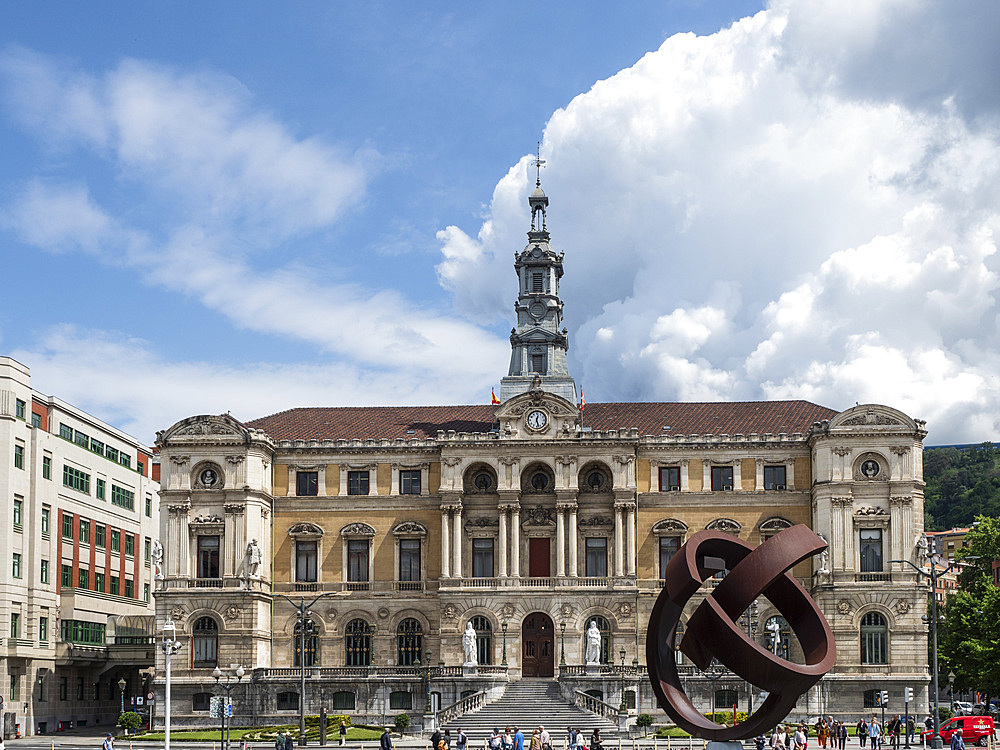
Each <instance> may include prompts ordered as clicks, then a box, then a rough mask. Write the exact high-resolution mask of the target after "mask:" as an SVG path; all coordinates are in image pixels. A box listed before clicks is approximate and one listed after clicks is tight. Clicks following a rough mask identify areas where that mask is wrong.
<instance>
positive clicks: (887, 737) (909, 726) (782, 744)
mask: <svg viewBox="0 0 1000 750" xmlns="http://www.w3.org/2000/svg"><path fill="white" fill-rule="evenodd" d="M925 724H926V725H927V728H928V729H933V727H934V725H933V722H932V720H931V718H930V717H928V718H927V721H926V722H925ZM814 728H815V730H816V740H817V742H818V743H819V746H820V748H826V747H827V744H829V746H830V750H845V747H846V745H847V738H848V736H849V735H850V732H849V730H848V727H847V723H846V722H843V721H837V720H835V719H834V718H833V717H832V716H828V717H825V718H823V717H821V718H820V719H819V721H817V722H816V725H815V727H814ZM915 733H916V722H915V721H914V720H913V717H912V716H907V717H906V718H905V719H904V718H901V717H900V716H898V715H897V716H894V717H893V718H891V719H890V720H889V721H887V722H886V723H885V726H882V724H881V723H879V720H878V718H877V717H875V716H872V720H871V721H870V722H869V721H865V719H864V718H863V717H862V718H861V719H859V720H858V723H857V724H856V725H855V727H854V735H855V736H856V737H857V738H858V743H859V744H860V745H861V747H865V746H866V745H867V746H869V747H870V748H871V750H881V749H882V746H883V745H885V744H888V745H889V747H890V748H892V750H898V748H899V747H900V737H901V736H902V737H905V739H906V742H907V743H908V744H910V745H913V744H914V734H915ZM754 744H755V745H756V746H757V750H764V747H765V746H767V747H769V748H770V750H807V748H808V745H809V733H808V732H807V731H806V725H805V724H804V723H803V724H799V725H798V726H797V727H796V728H795V729H794V730H790V728H788V727H785V726H784V725H783V724H779V725H778V726H777V727H776V728H775V730H774V732H772V733H771V737H770V740H767V739H766V738H765V737H764V735H761V736H759V737H757V738H756V739H755V740H754ZM951 750H965V742H964V741H963V740H962V730H961V729H958V730H956V731H955V734H953V735H952V739H951Z"/></svg>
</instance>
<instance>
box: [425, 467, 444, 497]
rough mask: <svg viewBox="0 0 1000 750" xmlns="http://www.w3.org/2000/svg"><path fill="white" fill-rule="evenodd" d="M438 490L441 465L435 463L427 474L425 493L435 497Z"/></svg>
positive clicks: (439, 487)
mask: <svg viewBox="0 0 1000 750" xmlns="http://www.w3.org/2000/svg"><path fill="white" fill-rule="evenodd" d="M439 489H441V464H440V463H438V462H437V461H435V462H433V463H432V464H431V468H430V469H429V470H428V472H427V491H428V492H430V493H431V494H432V495H435V494H437V491H438V490H439Z"/></svg>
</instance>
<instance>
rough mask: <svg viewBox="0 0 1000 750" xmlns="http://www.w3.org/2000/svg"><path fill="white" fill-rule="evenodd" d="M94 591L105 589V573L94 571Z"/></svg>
mask: <svg viewBox="0 0 1000 750" xmlns="http://www.w3.org/2000/svg"><path fill="white" fill-rule="evenodd" d="M94 591H101V592H103V591H104V573H101V572H100V571H96V570H95V571H94Z"/></svg>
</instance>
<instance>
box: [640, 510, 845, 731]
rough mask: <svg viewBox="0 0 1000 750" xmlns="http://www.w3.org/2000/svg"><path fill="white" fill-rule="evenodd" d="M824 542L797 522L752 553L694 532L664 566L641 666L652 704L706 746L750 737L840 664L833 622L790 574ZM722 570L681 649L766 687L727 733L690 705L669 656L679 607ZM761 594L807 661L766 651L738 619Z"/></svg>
mask: <svg viewBox="0 0 1000 750" xmlns="http://www.w3.org/2000/svg"><path fill="white" fill-rule="evenodd" d="M826 546H827V545H826V542H824V541H823V539H822V538H821V537H820V536H818V535H817V534H815V533H814V532H813V531H812V530H811V529H809V528H808V527H807V526H804V525H801V524H800V525H798V526H793V527H791V528H789V529H785V530H784V531H782V532H780V533H778V534H776V535H774V536H773V537H771V538H770V539H768V540H767V541H766V542H764V543H763V544H761V545H760V546H759V547H757V548H756V549H755V548H753V547H752V546H750V545H749V544H747V543H746V542H744V541H742V540H740V539H738V538H736V537H734V536H730V535H729V534H722V533H718V532H714V531H700V532H698V533H697V534H695V535H694V536H692V537H691V538H690V539H689V540H688V541H687V543H686V544H684V546H683V547H681V548H680V549H679V550H678V551H677V553H676V554H675V555H674V556H673V558H672V559H671V560H670V562H669V563H668V564H667V568H666V571H665V574H664V579H665V581H664V587H663V590H662V591H661V592H660V595H659V596H658V597H657V599H656V603H655V604H654V605H653V611H652V613H651V615H650V618H649V628H648V630H647V633H646V664H647V665H648V668H649V679H650V681H651V682H652V683H653V692H654V693H655V694H656V699H657V702H658V703H659V704H660V707H661V708H662V709H663V710H664V711H666V712H667V714H668V715H669V716H670V717H671V718H672V719H673V720H674V721H675V722H676V723H677V725H678V726H679V727H681V728H683V729H685V730H687V731H688V732H690V733H691V734H693V735H695V736H699V737H703V738H705V739H709V740H736V739H746V738H749V737H754V736H756V735H758V734H761V733H762V732H765V731H768V730H770V729H772V728H773V727H774V726H775V725H776V724H777V723H779V722H781V721H783V720H784V718H785V717H786V716H787V715H788V712H789V711H791V709H792V707H793V706H794V705H795V702H796V701H797V700H798V698H799V696H801V695H802V694H803V693H805V692H806V691H807V690H808V689H809V688H810V687H812V686H813V685H814V684H815V683H816V682H817V681H818V680H819V679H820V678H821V677H822V676H823V675H824V674H826V672H827V671H829V669H830V667H832V666H833V663H834V661H835V660H836V658H837V654H836V648H835V646H834V640H833V634H832V633H831V631H830V626H829V624H828V623H827V621H826V619H825V618H824V617H823V613H822V612H820V611H819V607H817V606H816V603H815V602H814V601H813V600H812V598H811V597H810V596H809V594H808V593H807V592H806V590H805V589H804V588H803V587H802V585H801V584H800V583H799V582H798V581H797V580H796V579H795V578H794V577H793V576H792V574H791V572H789V571H790V570H791V568H792V567H793V566H794V565H795V564H797V563H799V562H801V561H803V560H805V559H807V558H809V557H812V556H813V555H815V554H817V553H819V552H821V551H822V550H824V549H826ZM713 563H715V564H714V565H713ZM721 567H725V568H726V569H727V570H728V571H729V573H728V575H726V577H725V578H724V579H722V581H720V582H719V585H718V586H716V587H715V589H714V590H713V591H711V592H709V594H708V595H707V596H706V598H705V601H703V602H702V603H701V605H699V606H698V608H697V609H696V610H695V611H694V613H693V614H692V615H691V617H690V618H689V619H688V622H687V627H686V628H685V632H684V637H683V638H682V639H681V644H680V649H681V651H682V652H684V654H686V655H687V656H688V657H689V658H690V659H691V661H693V662H694V664H695V665H696V666H697V667H698V668H699V669H705V668H707V667H708V665H709V663H710V662H711V660H712V658H713V657H714V658H716V659H718V660H719V662H721V663H722V664H723V665H725V666H726V667H728V668H729V669H730V670H731V671H732V672H734V673H735V674H737V675H739V676H740V677H742V678H743V679H744V680H746V681H747V682H749V683H750V684H751V685H755V686H757V687H758V688H761V689H763V690H767V691H768V693H769V695H768V697H767V699H766V700H765V701H764V703H763V705H761V707H760V708H759V709H758V710H757V711H755V712H754V713H753V714H752V715H751V716H749V717H748V718H747V719H746V720H745V721H743V722H741V723H739V724H736V725H735V726H731V727H724V726H719V725H718V724H716V723H715V722H713V721H710V720H709V719H707V718H705V716H703V715H702V714H701V712H699V711H698V710H697V709H696V708H695V706H694V704H693V703H691V700H690V699H689V698H688V697H687V695H686V694H685V693H684V689H683V687H682V685H681V681H680V677H679V675H678V673H677V663H676V660H675V658H674V649H675V645H676V644H675V638H676V636H677V625H678V623H679V622H680V618H681V613H682V611H683V610H684V606H685V605H686V604H687V602H688V600H689V599H690V598H691V597H692V596H693V595H694V594H695V593H696V592H697V591H698V589H699V588H700V587H701V585H702V583H703V582H704V581H705V580H706V579H707V578H709V577H711V576H712V575H713V574H714V573H715V572H717V570H718V569H720V568H721ZM758 596H764V597H766V598H767V599H768V600H769V601H770V602H771V603H772V604H773V605H774V606H775V607H776V608H777V609H778V611H779V612H780V613H781V615H782V616H783V617H784V618H785V620H787V621H788V624H789V626H790V627H791V629H792V632H794V633H795V636H796V637H797V638H798V640H799V643H800V645H801V646H802V651H803V654H804V656H805V658H804V663H803V664H796V663H794V662H790V661H786V660H785V659H782V658H780V657H778V656H776V655H775V654H772V653H771V652H770V651H768V650H767V649H765V648H764V647H763V646H761V645H760V644H758V643H756V642H755V641H753V640H751V639H750V637H749V636H748V635H747V634H746V633H745V632H744V631H743V629H742V628H741V627H740V626H739V625H738V624H737V623H736V620H737V619H738V618H739V617H740V615H741V614H742V613H743V612H744V611H745V610H746V609H747V607H749V606H750V603H751V602H752V601H753V600H754V599H756V598H757V597H758ZM734 718H735V717H734Z"/></svg>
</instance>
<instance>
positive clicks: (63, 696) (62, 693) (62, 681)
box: [59, 620, 69, 701]
mask: <svg viewBox="0 0 1000 750" xmlns="http://www.w3.org/2000/svg"><path fill="white" fill-rule="evenodd" d="M63 622H66V621H65V620H63ZM68 699H69V677H67V676H66V675H63V676H62V677H60V678H59V700H61V701H64V700H68Z"/></svg>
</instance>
